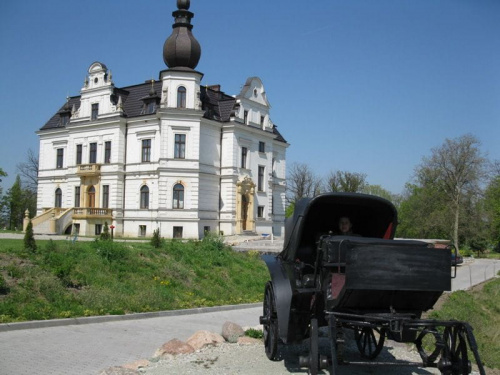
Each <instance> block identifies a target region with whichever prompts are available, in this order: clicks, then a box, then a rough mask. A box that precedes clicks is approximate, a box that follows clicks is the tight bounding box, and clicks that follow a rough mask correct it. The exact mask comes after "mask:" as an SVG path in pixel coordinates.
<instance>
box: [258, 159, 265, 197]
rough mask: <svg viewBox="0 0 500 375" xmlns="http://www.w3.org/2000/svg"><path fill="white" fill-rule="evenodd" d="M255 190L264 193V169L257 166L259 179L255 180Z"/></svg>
mask: <svg viewBox="0 0 500 375" xmlns="http://www.w3.org/2000/svg"><path fill="white" fill-rule="evenodd" d="M257 190H258V191H264V167H263V166H261V165H259V178H258V180H257Z"/></svg>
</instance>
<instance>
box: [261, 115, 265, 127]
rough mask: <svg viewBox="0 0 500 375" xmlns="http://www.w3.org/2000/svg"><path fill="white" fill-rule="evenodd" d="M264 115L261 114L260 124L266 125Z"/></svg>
mask: <svg viewBox="0 0 500 375" xmlns="http://www.w3.org/2000/svg"><path fill="white" fill-rule="evenodd" d="M264 119H265V117H264V116H260V126H264Z"/></svg>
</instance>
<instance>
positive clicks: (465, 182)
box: [416, 134, 486, 247]
mask: <svg viewBox="0 0 500 375" xmlns="http://www.w3.org/2000/svg"><path fill="white" fill-rule="evenodd" d="M479 146H480V143H479V140H478V139H477V138H476V137H474V136H473V135H471V134H466V135H463V136H461V137H458V138H455V139H446V140H445V142H444V143H443V144H442V145H441V146H440V147H437V148H434V149H432V151H431V152H432V155H431V156H430V157H424V158H423V161H422V164H421V165H420V166H419V167H417V170H416V176H417V181H418V182H419V184H420V185H421V186H422V187H429V186H434V187H435V188H437V189H438V191H440V192H443V194H444V197H445V200H446V202H447V203H448V205H449V206H450V208H451V211H452V217H453V224H452V227H453V243H454V244H455V246H457V247H458V245H459V234H460V231H459V229H460V212H461V209H462V206H463V205H464V204H465V200H466V199H474V198H476V197H477V196H478V195H479V193H480V182H481V181H483V179H484V178H485V177H486V159H485V158H484V157H483V155H482V153H481V151H480V149H479Z"/></svg>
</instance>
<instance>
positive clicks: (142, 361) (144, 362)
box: [122, 359, 151, 370]
mask: <svg viewBox="0 0 500 375" xmlns="http://www.w3.org/2000/svg"><path fill="white" fill-rule="evenodd" d="M150 364H151V362H149V361H148V360H147V359H139V360H138V361H135V362H132V363H127V364H126V365H123V366H122V367H123V368H126V369H130V370H139V369H140V368H144V367H148V366H149V365H150Z"/></svg>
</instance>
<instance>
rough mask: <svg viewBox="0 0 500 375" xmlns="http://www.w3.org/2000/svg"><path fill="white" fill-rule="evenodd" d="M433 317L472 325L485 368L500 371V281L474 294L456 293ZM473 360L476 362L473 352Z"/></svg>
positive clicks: (493, 281)
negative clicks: (499, 369)
mask: <svg viewBox="0 0 500 375" xmlns="http://www.w3.org/2000/svg"><path fill="white" fill-rule="evenodd" d="M428 317H429V318H432V319H442V320H450V319H455V320H461V321H466V322H469V323H470V324H471V326H472V327H473V328H474V336H475V337H476V341H477V344H478V350H479V355H480V356H481V360H482V361H483V363H484V365H485V366H487V367H490V368H500V355H499V353H500V279H494V280H491V281H489V282H486V283H484V284H481V285H479V286H477V287H475V288H473V289H472V290H470V291H462V290H460V291H456V292H453V293H451V294H450V295H449V297H448V298H447V300H446V301H445V302H444V303H443V305H442V306H441V307H440V308H439V309H438V310H434V311H432V312H430V313H429V314H428ZM469 358H470V359H471V360H473V355H472V353H469Z"/></svg>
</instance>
